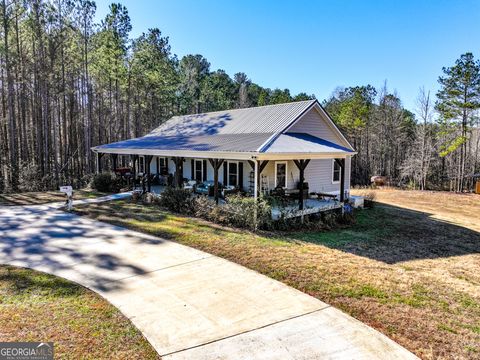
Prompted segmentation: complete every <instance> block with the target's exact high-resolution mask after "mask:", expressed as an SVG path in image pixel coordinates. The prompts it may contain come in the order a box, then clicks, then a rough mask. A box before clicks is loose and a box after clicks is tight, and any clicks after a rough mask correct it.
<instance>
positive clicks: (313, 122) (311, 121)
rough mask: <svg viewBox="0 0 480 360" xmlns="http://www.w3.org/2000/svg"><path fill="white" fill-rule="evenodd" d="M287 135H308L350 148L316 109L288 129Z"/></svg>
mask: <svg viewBox="0 0 480 360" xmlns="http://www.w3.org/2000/svg"><path fill="white" fill-rule="evenodd" d="M287 133H307V134H310V135H313V136H316V137H318V138H320V139H324V140H328V141H331V142H333V143H335V144H338V145H343V146H348V144H346V142H345V141H344V140H343V139H342V138H341V137H340V136H338V135H337V134H336V133H335V132H334V131H333V129H332V128H331V126H330V125H329V124H328V123H327V121H326V119H324V118H323V115H322V114H320V113H319V112H318V110H317V109H315V108H313V109H311V110H309V111H308V112H307V113H305V114H304V115H303V116H302V117H301V118H300V119H299V120H298V121H297V122H296V123H295V124H294V125H293V126H292V127H291V128H290V129H288V131H287Z"/></svg>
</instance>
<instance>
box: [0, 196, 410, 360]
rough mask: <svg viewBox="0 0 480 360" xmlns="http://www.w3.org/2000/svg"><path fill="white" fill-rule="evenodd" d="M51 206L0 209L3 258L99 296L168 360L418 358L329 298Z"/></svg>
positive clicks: (3, 260) (0, 241) (213, 257)
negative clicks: (89, 290) (347, 313)
mask: <svg viewBox="0 0 480 360" xmlns="http://www.w3.org/2000/svg"><path fill="white" fill-rule="evenodd" d="M56 207H58V206H55V205H54V206H28V207H3V208H2V207H0V263H4V264H11V265H17V266H23V267H29V268H33V269H36V270H40V271H44V272H48V273H51V274H55V275H58V276H61V277H64V278H67V279H69V280H73V281H75V282H77V283H79V284H82V285H84V286H86V287H88V288H90V289H92V290H94V291H96V292H98V293H99V294H101V295H102V296H104V297H105V298H106V299H107V300H109V301H110V302H111V303H112V304H113V305H115V306H116V307H117V308H119V309H120V310H121V311H122V312H123V313H124V314H125V315H126V316H127V317H128V318H129V319H130V320H131V321H132V322H133V323H134V324H135V325H136V326H137V327H138V328H139V329H140V330H141V331H142V333H143V334H144V335H145V337H146V338H147V339H148V340H149V341H150V342H151V343H152V345H153V346H154V347H155V349H156V350H157V351H158V353H159V354H161V355H162V357H163V358H164V359H235V360H240V359H324V358H325V359H386V358H388V359H410V358H416V357H415V356H414V355H413V354H411V353H410V352H408V351H407V350H405V349H404V348H402V347H401V346H399V345H398V344H396V343H395V342H393V341H392V340H390V339H388V338H387V337H386V336H384V335H382V334H380V333H379V332H377V331H375V330H373V329H372V328H370V327H368V326H366V325H364V324H362V323H361V322H359V321H357V320H355V319H353V318H352V317H350V316H348V315H345V314H344V313H342V312H341V311H339V310H337V309H335V308H333V307H331V306H329V305H328V304H325V303H323V302H321V301H319V300H317V299H315V298H313V297H310V296H308V295H306V294H304V293H302V292H300V291H297V290H295V289H293V288H290V287H288V286H286V285H284V284H282V283H280V282H277V281H274V280H272V279H270V278H267V277H265V276H263V275H260V274H258V273H256V272H254V271H251V270H248V269H246V268H244V267H242V266H239V265H237V264H234V263H232V262H229V261H227V260H224V259H221V258H218V257H215V256H212V255H210V254H207V253H204V252H201V251H198V250H195V249H192V248H189V247H186V246H183V245H179V244H177V243H174V242H171V241H167V240H164V239H161V238H157V237H153V236H148V235H144V234H140V233H137V232H134V231H130V230H127V229H124V228H120V227H115V226H112V225H109V224H105V223H101V222H97V221H92V220H90V219H87V218H83V217H78V216H76V215H72V214H68V213H64V212H62V211H60V210H57V209H55V208H56ZM19 340H20V339H19Z"/></svg>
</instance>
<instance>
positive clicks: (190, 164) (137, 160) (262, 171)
mask: <svg viewBox="0 0 480 360" xmlns="http://www.w3.org/2000/svg"><path fill="white" fill-rule="evenodd" d="M348 165H349V163H347V161H346V158H328V157H321V158H319V157H316V158H315V157H313V158H311V159H308V158H301V159H294V158H292V157H288V156H284V157H278V156H276V157H273V158H271V159H265V156H256V157H250V159H248V158H247V159H245V157H242V158H233V157H231V158H202V157H200V156H195V157H187V156H175V157H168V156H161V155H150V154H128V155H127V154H116V153H110V154H109V156H106V157H105V156H104V153H100V152H97V171H98V172H101V171H103V170H104V169H107V168H110V169H111V170H112V171H114V172H116V173H117V174H120V175H121V176H125V177H127V178H128V180H129V181H130V184H131V186H132V188H134V189H138V190H142V191H146V192H152V193H156V194H160V193H161V192H162V190H163V189H164V188H165V187H166V186H173V187H178V188H188V189H191V190H192V191H193V192H196V193H198V194H203V195H207V196H210V197H211V198H212V199H213V200H214V201H215V202H216V203H217V204H219V203H222V202H223V201H224V200H225V198H226V197H228V194H233V193H238V194H241V195H242V196H251V197H254V198H257V197H260V196H269V197H274V198H278V199H279V201H278V203H279V204H281V205H275V206H273V210H272V217H273V218H278V217H280V216H286V217H295V216H302V215H308V214H313V213H318V212H322V211H327V210H332V209H336V208H341V207H342V204H343V202H344V201H345V200H346V199H347V198H348V195H349V189H348V188H347V189H346V187H345V183H346V172H347V171H348V170H346V168H347V166H348ZM325 179H326V180H325Z"/></svg>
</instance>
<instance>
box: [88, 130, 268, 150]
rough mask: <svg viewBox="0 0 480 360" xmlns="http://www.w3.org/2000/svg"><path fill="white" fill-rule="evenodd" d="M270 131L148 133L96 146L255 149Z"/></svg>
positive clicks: (266, 137)
mask: <svg viewBox="0 0 480 360" xmlns="http://www.w3.org/2000/svg"><path fill="white" fill-rule="evenodd" d="M272 135H273V134H272V133H260V134H219V135H213V136H212V135H192V136H184V135H175V136H164V135H162V136H159V135H149V136H144V137H141V138H136V139H130V140H125V141H119V142H115V143H111V144H106V145H101V146H97V147H96V148H95V149H97V150H98V151H100V152H102V150H118V149H123V150H133V149H135V150H140V149H145V150H159V151H168V150H190V151H235V152H249V151H256V150H257V149H258V148H259V147H260V146H261V145H262V144H263V143H265V142H266V141H267V140H268V139H269V138H270V136H272Z"/></svg>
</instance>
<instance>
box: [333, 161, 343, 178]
mask: <svg viewBox="0 0 480 360" xmlns="http://www.w3.org/2000/svg"><path fill="white" fill-rule="evenodd" d="M335 163H336V161H335V159H332V184H340V179H341V178H342V169H341V168H340V169H339V172H338V180H336V181H335V180H333V177H334V176H335Z"/></svg>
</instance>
